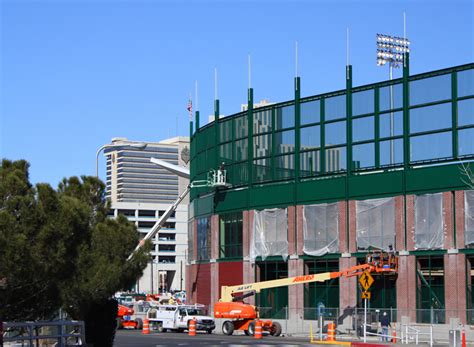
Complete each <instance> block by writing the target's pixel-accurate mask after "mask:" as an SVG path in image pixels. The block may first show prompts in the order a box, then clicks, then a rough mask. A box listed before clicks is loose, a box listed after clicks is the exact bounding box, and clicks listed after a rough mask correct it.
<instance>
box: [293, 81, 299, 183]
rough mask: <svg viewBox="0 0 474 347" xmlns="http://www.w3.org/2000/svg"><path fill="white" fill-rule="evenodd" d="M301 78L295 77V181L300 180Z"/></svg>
mask: <svg viewBox="0 0 474 347" xmlns="http://www.w3.org/2000/svg"><path fill="white" fill-rule="evenodd" d="M300 88H301V80H300V78H299V77H295V154H294V156H295V160H294V165H295V169H294V175H295V182H299V180H300V144H301V136H300V127H301V105H300V97H301V89H300Z"/></svg>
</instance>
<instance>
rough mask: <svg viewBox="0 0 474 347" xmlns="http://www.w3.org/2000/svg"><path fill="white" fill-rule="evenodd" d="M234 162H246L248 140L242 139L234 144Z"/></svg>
mask: <svg viewBox="0 0 474 347" xmlns="http://www.w3.org/2000/svg"><path fill="white" fill-rule="evenodd" d="M234 143H235V145H234V148H235V152H234V160H235V161H241V160H247V154H248V147H247V146H248V140H247V139H243V140H238V141H235V142H234Z"/></svg>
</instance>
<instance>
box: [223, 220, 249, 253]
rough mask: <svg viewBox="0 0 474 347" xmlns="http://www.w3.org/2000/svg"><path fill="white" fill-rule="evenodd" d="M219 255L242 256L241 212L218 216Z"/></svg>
mask: <svg viewBox="0 0 474 347" xmlns="http://www.w3.org/2000/svg"><path fill="white" fill-rule="evenodd" d="M219 218H220V223H219V257H220V258H234V257H242V228H243V223H242V212H236V213H226V214H223V215H220V216H219Z"/></svg>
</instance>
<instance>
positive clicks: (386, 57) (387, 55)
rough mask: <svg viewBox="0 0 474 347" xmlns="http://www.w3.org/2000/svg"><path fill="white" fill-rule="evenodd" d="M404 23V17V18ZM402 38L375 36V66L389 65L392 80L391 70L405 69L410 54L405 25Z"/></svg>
mask: <svg viewBox="0 0 474 347" xmlns="http://www.w3.org/2000/svg"><path fill="white" fill-rule="evenodd" d="M404 23H405V16H404ZM403 26H404V30H403V31H404V35H403V36H404V37H403V38H402V37H397V36H390V35H384V34H377V65H378V66H384V65H385V64H387V63H388V65H389V78H390V80H392V79H393V68H398V67H400V66H401V65H403V66H404V67H405V54H406V53H409V52H410V48H409V47H408V46H409V45H410V41H409V40H408V39H407V38H406V30H405V24H404V25H403ZM390 110H391V111H390V137H393V133H394V129H393V128H394V126H393V85H390ZM394 159H395V158H394V146H393V139H391V140H390V164H393V163H394V161H395V160H394Z"/></svg>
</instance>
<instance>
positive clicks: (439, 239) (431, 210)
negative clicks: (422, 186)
mask: <svg viewBox="0 0 474 347" xmlns="http://www.w3.org/2000/svg"><path fill="white" fill-rule="evenodd" d="M443 245H444V223H443V193H437V194H425V195H417V196H415V249H440V248H443Z"/></svg>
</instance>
